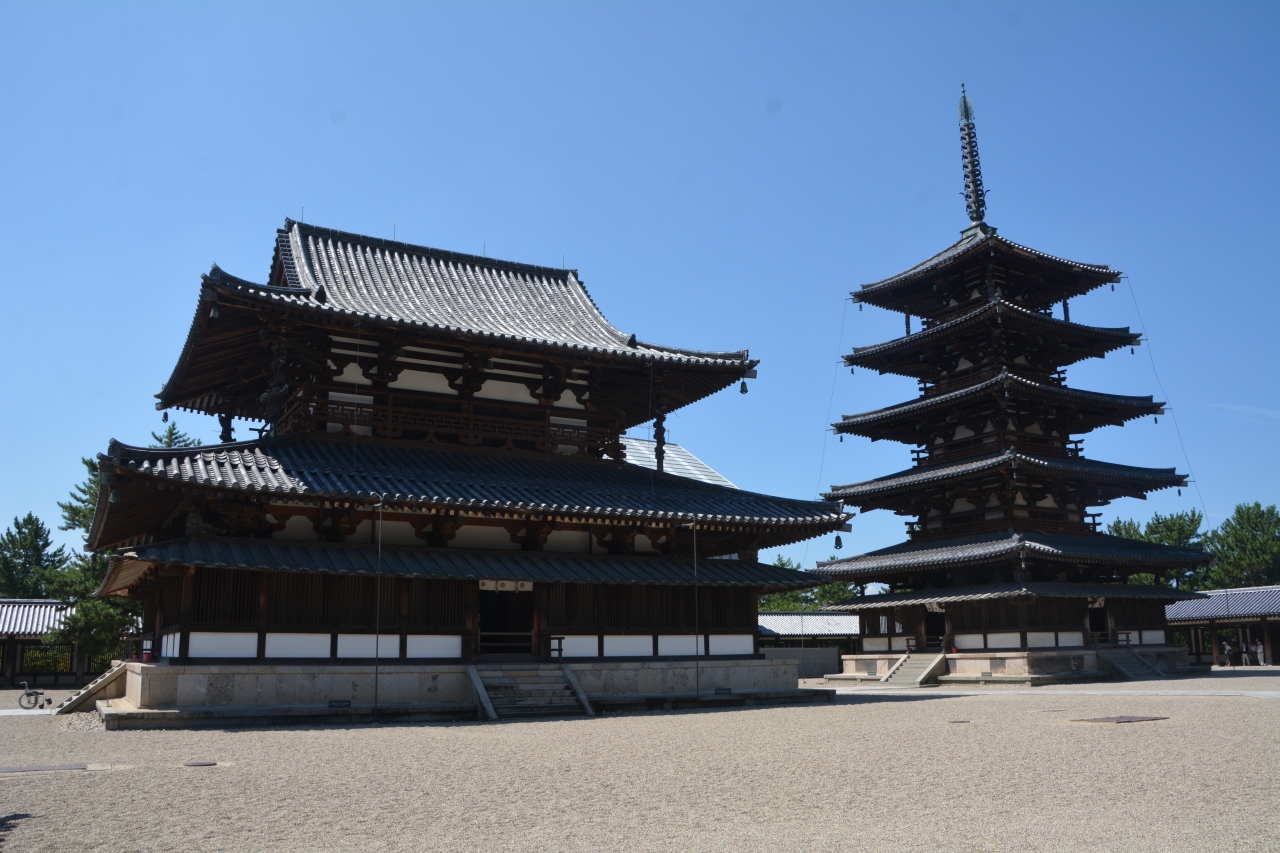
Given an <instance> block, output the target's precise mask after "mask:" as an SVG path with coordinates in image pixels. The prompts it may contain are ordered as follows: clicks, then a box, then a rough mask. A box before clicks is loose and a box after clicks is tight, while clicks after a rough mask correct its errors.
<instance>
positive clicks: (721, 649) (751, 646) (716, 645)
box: [711, 634, 755, 655]
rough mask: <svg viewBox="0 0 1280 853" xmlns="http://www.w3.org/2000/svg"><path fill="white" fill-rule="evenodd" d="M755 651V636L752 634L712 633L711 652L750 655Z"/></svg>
mask: <svg viewBox="0 0 1280 853" xmlns="http://www.w3.org/2000/svg"><path fill="white" fill-rule="evenodd" d="M754 652H755V638H754V637H752V636H751V635H750V634H712V635H711V654H713V655H749V654H753V653H754Z"/></svg>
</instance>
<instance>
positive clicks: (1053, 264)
mask: <svg viewBox="0 0 1280 853" xmlns="http://www.w3.org/2000/svg"><path fill="white" fill-rule="evenodd" d="M960 126H961V142H962V155H963V165H964V177H965V199H966V203H967V207H968V214H969V219H970V225H969V227H968V228H966V229H965V230H964V231H963V232H962V233H961V236H960V239H959V241H958V242H956V243H955V244H953V245H951V246H949V247H947V248H946V249H944V250H943V251H941V252H939V253H938V254H936V255H934V256H933V257H931V258H929V259H928V260H926V261H924V262H923V263H920V264H918V265H916V266H914V267H912V268H911V269H908V270H906V271H905V272H902V273H900V274H898V275H895V276H893V277H891V278H887V279H884V280H883V281H879V282H875V283H873V284H867V285H863V286H862V287H861V289H859V290H858V291H856V292H854V293H853V299H854V300H855V301H856V302H859V303H866V304H869V305H874V306H877V307H879V308H884V309H886V310H889V311H897V312H901V313H902V314H903V315H904V316H905V318H906V331H907V333H906V335H905V336H904V337H901V338H898V339H896V340H892V341H888V342H886V343H881V344H875V345H872V346H866V347H858V348H855V349H854V351H853V352H852V353H851V354H850V355H848V356H846V357H845V363H846V365H848V366H849V367H851V368H855V369H856V368H867V369H871V370H875V371H877V372H879V373H882V374H884V373H891V374H895V375H899V376H908V377H912V378H914V379H916V380H917V381H918V382H919V387H920V396H919V397H918V398H917V399H915V400H912V401H909V402H906V403H902V404H899V405H896V406H891V407H889V408H886V409H880V410H877V411H872V412H864V413H862V414H856V415H848V416H846V417H844V418H843V419H842V420H841V421H840V422H839V423H836V424H834V428H835V430H836V431H837V432H838V433H841V434H849V435H858V436H863V437H866V438H870V439H872V440H873V441H875V440H880V439H889V440H892V441H899V442H902V443H904V444H909V445H913V446H914V447H915V450H914V451H913V453H914V455H915V464H914V466H913V467H912V468H909V469H907V470H905V471H899V472H897V473H894V474H890V475H888V476H885V477H880V478H878V479H875V480H870V481H867V482H862V483H854V484H851V485H845V486H836V487H833V488H832V489H831V491H830V492H829V493H828V494H827V495H826V497H828V498H829V499H832V500H839V501H842V502H843V503H845V504H846V505H848V506H852V507H857V508H858V509H861V510H862V511H864V512H865V511H867V510H873V509H888V510H891V511H893V512H895V513H897V514H899V515H904V516H910V517H912V518H914V520H913V521H912V522H910V523H908V531H909V535H910V538H909V539H908V541H906V542H904V543H902V544H900V545H895V546H893V547H890V548H885V549H883V550H880V551H875V552H872V553H868V554H863V555H860V556H856V557H852V558H849V559H844V560H838V561H834V562H830V563H826V564H823V565H821V566H820V570H821V571H822V572H823V573H824V574H827V575H830V576H832V577H836V578H840V579H844V580H850V581H855V582H858V583H881V584H886V585H887V586H888V587H889V589H888V591H887V593H886V594H883V595H873V596H866V597H863V598H858V599H854V600H853V601H849V602H845V603H843V604H840V605H836V606H834V607H833V608H831V609H838V610H846V611H857V612H860V613H861V614H863V618H862V620H861V628H862V651H863V652H864V653H865V654H864V655H862V656H858V657H857V658H856V659H854V660H849V661H847V662H846V668H847V669H848V670H851V671H852V670H857V669H859V668H860V669H861V670H862V671H863V672H864V673H866V674H872V673H876V672H879V673H883V672H884V671H886V668H887V667H891V666H893V664H894V663H895V662H896V661H897V660H898V658H900V657H901V653H902V652H904V651H908V650H911V649H921V650H923V649H926V648H933V649H936V650H937V651H936V653H935V654H934V659H935V660H936V663H935V665H934V669H935V671H936V672H938V673H943V672H947V670H949V672H947V674H945V675H943V677H944V678H948V679H991V678H994V679H996V680H999V679H1000V678H1001V677H1002V674H1003V676H1004V677H1006V678H1017V679H1019V680H1035V679H1036V678H1037V677H1057V676H1059V675H1061V674H1063V673H1075V674H1077V675H1081V674H1092V673H1096V671H1097V669H1098V667H1099V665H1100V664H1099V663H1098V656H1097V654H1096V652H1097V650H1098V649H1099V648H1103V649H1107V648H1114V647H1116V646H1132V647H1134V648H1135V649H1137V650H1139V651H1141V652H1142V653H1143V654H1144V655H1145V656H1146V658H1147V659H1149V660H1160V661H1167V660H1174V659H1176V658H1177V652H1176V651H1174V650H1172V649H1168V648H1167V647H1166V646H1165V643H1166V640H1167V638H1166V636H1165V618H1164V606H1165V604H1166V603H1167V602H1169V601H1171V600H1176V599H1181V598H1187V597H1192V596H1191V595H1190V594H1187V593H1184V592H1179V591H1177V590H1174V589H1171V588H1168V587H1166V586H1164V585H1154V586H1151V585H1137V584H1131V583H1126V581H1127V580H1129V578H1130V577H1131V576H1132V575H1134V574H1137V573H1151V574H1154V575H1155V577H1156V578H1157V582H1159V580H1160V579H1161V578H1162V576H1163V575H1164V574H1165V573H1168V572H1169V571H1171V570H1173V569H1176V568H1179V567H1185V566H1186V565H1188V564H1200V563H1202V562H1204V561H1205V557H1204V555H1203V554H1201V553H1200V552H1198V551H1191V550H1186V549H1178V548H1169V547H1164V546H1160V545H1153V544H1148V543H1144V542H1136V541H1131V540H1126V539H1119V538H1116V537H1112V536H1108V535H1105V534H1102V533H1099V532H1098V531H1097V521H1096V519H1097V513H1094V512H1091V510H1092V509H1094V508H1096V507H1099V506H1105V505H1106V504H1108V503H1109V502H1111V501H1112V500H1115V499H1116V498H1121V497H1138V498H1141V497H1144V496H1145V495H1146V494H1147V493H1148V492H1151V491H1155V490H1157V489H1166V488H1173V487H1181V486H1184V485H1185V484H1186V480H1185V478H1184V477H1183V475H1181V474H1179V473H1177V472H1176V471H1175V470H1174V469H1172V468H1138V467H1133V466H1129V465H1119V464H1114V463H1110V462H1099V461H1095V460H1092V459H1087V458H1085V456H1084V455H1083V452H1082V447H1081V441H1080V439H1079V438H1078V436H1080V435H1083V434H1085V433H1088V432H1090V431H1091V430H1094V429H1096V428H1098V427H1102V426H1107V425H1117V426H1118V425H1123V424H1124V423H1125V422H1126V421H1129V420H1132V419H1134V418H1138V417H1143V416H1146V415H1159V414H1161V413H1162V411H1163V410H1162V408H1161V406H1162V404H1161V403H1158V402H1155V401H1153V400H1152V398H1151V397H1131V396H1120V395H1115V394H1106V393H1099V392H1096V391H1083V390H1079V389H1076V388H1071V387H1069V386H1068V385H1067V384H1066V377H1065V369H1066V368H1067V367H1068V366H1070V365H1072V364H1075V363H1076V362H1079V361H1081V360H1083V359H1087V358H1095V357H1101V356H1104V355H1106V354H1107V353H1109V352H1112V351H1115V350H1119V349H1127V348H1132V347H1136V346H1138V344H1139V343H1140V340H1139V335H1137V334H1135V333H1134V332H1132V331H1130V330H1129V329H1128V328H1100V327H1095V326H1086V325H1082V324H1080V323H1073V322H1072V321H1071V315H1070V307H1069V300H1071V299H1073V298H1076V297H1079V296H1083V295H1084V294H1086V293H1089V292H1090V291H1092V290H1094V289H1095V288H1098V287H1101V286H1103V285H1106V284H1114V282H1116V281H1118V280H1119V278H1120V273H1119V272H1118V271H1116V270H1113V269H1111V268H1110V267H1108V266H1104V265H1093V264H1084V263H1077V262H1074V261H1068V260H1064V259H1062V258H1057V257H1054V256H1052V255H1047V254H1045V253H1043V252H1038V251H1035V250H1033V249H1029V248H1027V247H1025V246H1021V245H1018V244H1017V243H1014V242H1012V241H1010V240H1007V239H1005V238H1004V237H1002V236H1001V235H999V234H998V233H997V231H996V229H995V228H993V227H991V226H990V225H988V224H987V223H986V222H985V219H984V217H985V199H984V192H983V187H982V176H981V171H980V168H979V162H978V146H977V138H976V135H975V129H974V124H973V111H972V106H971V104H970V102H969V99H968V98H967V97H966V96H964V95H963V93H962V95H961V100H960ZM1059 305H1060V306H1061V308H1060V311H1059V313H1058V316H1055V308H1056V307H1057V306H1059ZM913 316H915V317H918V318H920V321H921V325H920V328H919V329H918V330H917V331H915V332H914V333H913V332H912V329H911V318H912V317H913ZM944 652H945V653H950V654H948V655H946V660H947V667H946V669H945V670H944V667H943V663H942V659H941V658H938V655H939V654H942V653H944ZM1118 654H1119V659H1120V660H1121V665H1122V666H1123V659H1124V658H1125V656H1126V653H1124V652H1120V653H1118ZM1115 658H1117V653H1106V652H1104V654H1103V662H1102V664H1101V666H1102V667H1103V668H1107V666H1108V663H1107V661H1109V660H1111V659H1115ZM1139 665H1141V664H1140V662H1139Z"/></svg>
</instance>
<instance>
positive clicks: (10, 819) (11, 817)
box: [0, 812, 31, 850]
mask: <svg viewBox="0 0 1280 853" xmlns="http://www.w3.org/2000/svg"><path fill="white" fill-rule="evenodd" d="M29 817H31V815H29V814H27V813H26V812H14V813H12V814H7V815H0V850H3V849H4V847H5V841H6V840H7V838H8V835H9V833H10V832H12V831H13V828H14V827H15V826H17V825H18V821H20V820H26V819H27V818H29Z"/></svg>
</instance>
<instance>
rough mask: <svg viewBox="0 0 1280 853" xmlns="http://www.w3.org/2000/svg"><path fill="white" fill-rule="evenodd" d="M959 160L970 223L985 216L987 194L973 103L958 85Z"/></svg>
mask: <svg viewBox="0 0 1280 853" xmlns="http://www.w3.org/2000/svg"><path fill="white" fill-rule="evenodd" d="M960 158H961V160H962V161H963V162H964V205H965V208H966V209H967V210H968V211H969V219H970V221H972V222H975V223H976V222H981V221H982V220H983V217H985V216H986V215H987V193H986V190H984V189H983V188H982V166H981V164H979V163H978V132H977V130H976V129H975V128H974V126H973V102H972V101H970V100H969V96H968V95H966V94H965V91H964V83H961V84H960Z"/></svg>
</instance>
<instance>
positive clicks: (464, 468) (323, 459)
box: [99, 436, 844, 526]
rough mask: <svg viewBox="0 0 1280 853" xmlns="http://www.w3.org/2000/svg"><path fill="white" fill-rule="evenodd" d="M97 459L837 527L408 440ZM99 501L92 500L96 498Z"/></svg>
mask: <svg viewBox="0 0 1280 853" xmlns="http://www.w3.org/2000/svg"><path fill="white" fill-rule="evenodd" d="M99 459H100V460H101V461H102V462H103V464H107V465H110V464H112V463H114V464H118V465H120V466H122V467H124V468H128V469H130V470H132V471H135V472H137V473H139V474H142V475H145V476H150V477H156V478H160V479H164V480H168V481H171V482H175V483H184V484H191V485H198V486H204V487H211V488H221V489H231V490H235V491H242V492H254V493H260V494H269V495H275V496H279V497H280V498H344V499H352V498H358V499H363V500H376V499H377V498H378V497H379V496H382V497H383V498H384V499H385V500H386V501H387V503H388V504H398V505H405V506H410V505H424V506H433V507H443V508H460V509H472V508H474V509H491V510H499V511H502V510H519V511H531V512H546V513H560V514H578V515H589V516H592V517H613V518H635V519H637V520H640V519H654V520H657V519H672V520H693V519H695V518H696V519H698V520H701V521H721V522H730V523H733V522H736V523H751V524H763V525H815V524H816V525H833V526H834V525H838V524H840V523H842V522H843V519H844V516H843V514H842V513H841V512H839V511H838V510H837V509H836V508H835V507H833V506H832V504H830V503H820V502H817V501H800V500H792V499H790V498H778V497H772V496H770V495H762V494H758V493H755V492H748V491H745V490H741V489H734V488H729V487H725V486H719V485H713V484H711V483H705V482H700V481H698V480H695V479H690V478H688V477H682V476H676V475H674V474H665V473H664V474H658V473H655V472H652V471H649V470H647V469H645V468H643V467H641V466H639V465H625V464H624V465H618V464H615V463H612V462H605V461H594V460H583V459H570V458H565V457H555V458H546V457H519V456H509V455H502V454H485V453H467V452H463V451H456V450H427V449H416V448H408V447H404V446H401V445H395V444H389V443H377V442H373V441H368V442H361V443H358V444H357V443H353V442H352V441H350V440H344V441H333V440H326V439H308V438H303V437H301V436H283V437H281V438H267V439H263V440H260V441H244V442H236V443H232V444H220V445H211V446H206V447H193V448H169V449H166V448H159V449H147V448H138V447H128V446H126V445H122V444H119V443H117V442H112V444H111V449H110V451H109V453H108V455H106V456H99ZM100 503H101V502H100Z"/></svg>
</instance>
